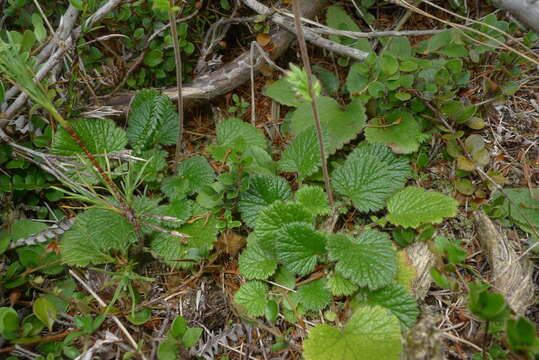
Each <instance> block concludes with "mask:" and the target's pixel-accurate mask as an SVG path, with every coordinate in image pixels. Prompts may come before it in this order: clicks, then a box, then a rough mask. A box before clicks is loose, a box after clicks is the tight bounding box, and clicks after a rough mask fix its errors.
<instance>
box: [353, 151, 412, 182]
mask: <svg viewBox="0 0 539 360" xmlns="http://www.w3.org/2000/svg"><path fill="white" fill-rule="evenodd" d="M365 155H370V156H373V157H375V158H377V159H378V161H380V162H383V163H384V164H386V165H387V166H388V169H389V170H390V171H391V173H392V174H393V175H394V177H395V179H409V178H410V177H411V176H412V169H411V167H410V164H409V163H408V160H407V159H406V158H405V157H402V156H397V155H395V154H394V153H393V152H392V151H391V149H389V148H388V147H387V146H385V145H383V144H369V143H367V142H362V143H361V144H359V145H358V146H357V147H356V148H355V149H354V151H352V152H351V153H350V155H348V157H347V158H346V162H353V161H355V160H357V159H361V158H362V157H363V156H365ZM399 184H401V182H400V181H399ZM400 186H402V185H400Z"/></svg>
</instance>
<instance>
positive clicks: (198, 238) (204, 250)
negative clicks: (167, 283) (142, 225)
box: [151, 208, 217, 268]
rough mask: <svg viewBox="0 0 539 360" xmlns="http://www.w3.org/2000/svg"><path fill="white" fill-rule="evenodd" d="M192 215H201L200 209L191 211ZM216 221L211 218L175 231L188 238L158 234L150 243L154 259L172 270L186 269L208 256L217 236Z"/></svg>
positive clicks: (203, 218)
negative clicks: (159, 260)
mask: <svg viewBox="0 0 539 360" xmlns="http://www.w3.org/2000/svg"><path fill="white" fill-rule="evenodd" d="M193 213H194V214H198V213H203V212H202V211H201V209H200V208H196V209H193ZM216 225H217V221H216V219H215V218H214V217H213V216H210V217H209V218H208V217H202V218H201V219H199V220H197V221H195V222H193V223H191V224H186V225H183V226H182V227H180V228H178V229H177V231H178V232H180V233H183V234H186V235H189V236H190V237H189V238H185V239H182V238H179V237H177V236H174V235H170V234H167V233H163V232H159V233H158V234H157V236H156V237H155V238H154V239H153V240H152V242H151V249H152V252H153V254H154V256H155V257H157V258H158V259H161V260H162V261H163V262H165V263H166V264H168V265H170V266H171V267H172V268H188V267H191V266H192V265H193V264H195V263H196V262H197V261H199V260H201V259H203V258H204V257H206V256H207V255H208V253H209V252H210V250H211V249H212V247H213V243H214V242H215V239H216V236H217V226H216Z"/></svg>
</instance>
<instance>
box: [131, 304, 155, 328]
mask: <svg viewBox="0 0 539 360" xmlns="http://www.w3.org/2000/svg"><path fill="white" fill-rule="evenodd" d="M151 317H152V310H151V309H148V308H143V309H142V310H140V311H137V312H135V313H134V314H132V313H130V314H129V315H127V320H129V322H131V324H133V325H142V324H144V323H146V322H147V321H148V320H150V318H151Z"/></svg>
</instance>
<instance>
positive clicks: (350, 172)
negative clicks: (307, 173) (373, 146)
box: [332, 153, 406, 212]
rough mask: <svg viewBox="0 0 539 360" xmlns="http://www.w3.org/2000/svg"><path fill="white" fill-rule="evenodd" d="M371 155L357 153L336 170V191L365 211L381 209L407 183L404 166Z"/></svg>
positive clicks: (334, 172)
mask: <svg viewBox="0 0 539 360" xmlns="http://www.w3.org/2000/svg"><path fill="white" fill-rule="evenodd" d="M381 159H382V158H379V157H375V156H372V155H369V154H366V153H365V154H357V153H356V154H355V155H353V156H352V158H351V159H349V160H347V161H346V162H345V164H344V165H343V166H341V167H340V168H338V169H336V170H335V171H333V174H332V182H333V186H334V187H335V191H336V192H337V193H339V194H340V195H342V196H345V197H347V198H350V199H351V200H352V203H353V204H354V206H355V207H356V208H357V209H358V210H360V211H364V212H369V211H376V210H380V209H382V208H383V207H384V205H385V202H386V200H387V199H388V198H389V197H390V196H391V195H392V194H393V193H394V192H395V191H396V190H398V189H400V188H402V187H403V186H404V183H405V182H406V177H403V175H404V173H405V171H404V170H403V169H404V167H403V168H402V169H401V168H400V167H399V166H398V164H397V165H395V166H392V164H390V163H389V162H386V161H384V160H381Z"/></svg>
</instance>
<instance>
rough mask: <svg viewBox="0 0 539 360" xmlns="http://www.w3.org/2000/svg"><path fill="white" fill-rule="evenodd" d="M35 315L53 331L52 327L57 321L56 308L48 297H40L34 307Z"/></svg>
mask: <svg viewBox="0 0 539 360" xmlns="http://www.w3.org/2000/svg"><path fill="white" fill-rule="evenodd" d="M32 310H33V312H34V315H35V316H36V317H37V318H38V319H39V320H41V322H42V323H43V324H45V325H47V327H48V328H49V331H52V326H53V324H54V321H55V320H56V306H54V304H53V303H52V302H51V301H50V300H49V299H47V298H46V297H40V298H39V299H36V300H35V301H34V304H33V305H32Z"/></svg>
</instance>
